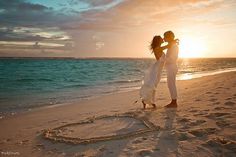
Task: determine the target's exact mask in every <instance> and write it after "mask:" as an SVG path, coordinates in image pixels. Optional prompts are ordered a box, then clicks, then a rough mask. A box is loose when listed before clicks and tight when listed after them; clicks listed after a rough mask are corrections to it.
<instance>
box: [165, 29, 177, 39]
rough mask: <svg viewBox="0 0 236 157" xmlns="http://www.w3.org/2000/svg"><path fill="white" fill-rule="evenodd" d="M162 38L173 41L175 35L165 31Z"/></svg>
mask: <svg viewBox="0 0 236 157" xmlns="http://www.w3.org/2000/svg"><path fill="white" fill-rule="evenodd" d="M164 37H167V38H172V39H173V40H174V39H175V34H174V33H173V32H172V31H166V32H165V33H164Z"/></svg>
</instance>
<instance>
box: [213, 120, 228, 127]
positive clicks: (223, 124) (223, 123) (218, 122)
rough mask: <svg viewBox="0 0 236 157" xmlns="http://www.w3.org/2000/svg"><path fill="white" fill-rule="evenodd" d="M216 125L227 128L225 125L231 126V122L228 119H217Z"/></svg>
mask: <svg viewBox="0 0 236 157" xmlns="http://www.w3.org/2000/svg"><path fill="white" fill-rule="evenodd" d="M216 125H217V126H219V127H220V128H225V127H228V126H230V123H229V122H227V121H226V120H219V121H216Z"/></svg>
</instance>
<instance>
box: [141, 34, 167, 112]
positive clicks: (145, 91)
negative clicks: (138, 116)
mask: <svg viewBox="0 0 236 157" xmlns="http://www.w3.org/2000/svg"><path fill="white" fill-rule="evenodd" d="M163 42H164V41H163V39H162V37H161V36H154V37H153V40H152V43H151V45H150V50H151V51H152V53H154V55H155V58H156V62H155V63H154V64H153V65H152V66H151V67H150V68H149V69H148V70H147V71H146V72H145V75H144V80H143V85H142V87H141V89H140V97H141V99H142V103H143V108H144V109H145V108H146V105H147V104H149V105H152V106H153V108H156V100H155V96H156V90H157V85H158V83H159V82H160V80H161V73H162V69H163V66H164V62H165V54H164V52H163V50H164V49H167V48H168V47H169V45H167V46H163V47H161V44H162V43H163Z"/></svg>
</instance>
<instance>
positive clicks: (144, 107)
mask: <svg viewBox="0 0 236 157" xmlns="http://www.w3.org/2000/svg"><path fill="white" fill-rule="evenodd" d="M142 103H143V109H146V105H147V104H146V103H145V102H144V101H143V100H142Z"/></svg>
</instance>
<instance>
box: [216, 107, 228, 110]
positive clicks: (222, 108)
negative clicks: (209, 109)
mask: <svg viewBox="0 0 236 157" xmlns="http://www.w3.org/2000/svg"><path fill="white" fill-rule="evenodd" d="M214 109H215V110H224V109H229V108H226V107H215V108H214Z"/></svg>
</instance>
